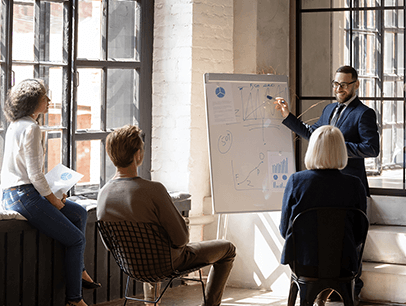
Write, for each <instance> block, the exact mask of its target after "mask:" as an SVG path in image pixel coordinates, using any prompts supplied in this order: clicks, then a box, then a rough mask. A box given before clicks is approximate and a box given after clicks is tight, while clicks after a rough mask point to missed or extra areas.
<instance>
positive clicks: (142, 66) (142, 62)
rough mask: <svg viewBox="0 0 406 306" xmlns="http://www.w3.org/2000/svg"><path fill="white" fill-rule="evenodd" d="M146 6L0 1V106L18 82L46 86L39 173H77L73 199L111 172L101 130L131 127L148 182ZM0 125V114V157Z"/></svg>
mask: <svg viewBox="0 0 406 306" xmlns="http://www.w3.org/2000/svg"><path fill="white" fill-rule="evenodd" d="M153 5H154V4H153V1H150V0H138V1H137V0H120V1H117V0H97V1H95V0H73V1H72V0H71V1H63V0H54V1H42V0H25V1H12V0H10V1H9V0H0V39H1V41H0V65H1V74H0V85H1V96H0V102H1V106H3V105H4V101H5V99H6V92H7V90H8V89H9V88H10V87H11V86H13V85H14V84H16V83H18V82H20V81H21V80H23V79H26V78H32V77H35V78H42V79H44V80H45V82H46V84H47V85H48V87H49V91H50V92H49V94H50V96H51V100H52V102H51V105H50V109H49V113H48V114H47V115H46V116H45V117H44V118H41V119H40V120H41V123H42V125H43V127H42V128H43V135H44V136H43V140H44V145H45V148H46V158H45V165H44V166H45V171H46V172H47V171H49V170H50V169H52V168H53V167H54V166H55V165H56V164H58V163H63V164H65V165H67V166H69V167H71V168H73V169H75V170H76V171H78V172H80V173H82V174H83V175H84V176H83V178H82V180H81V181H80V182H79V183H78V184H77V186H76V187H75V189H74V190H73V192H74V194H87V195H94V194H95V193H96V192H97V191H98V189H99V188H100V187H101V186H103V185H104V184H105V182H106V181H107V180H109V179H110V178H111V177H112V176H113V175H114V171H115V170H114V169H115V168H114V166H113V165H112V163H111V161H110V160H109V158H108V156H107V154H106V153H105V149H104V147H105V139H106V137H107V135H108V133H109V132H110V131H111V130H112V129H114V128H117V127H121V126H123V125H125V124H137V125H139V126H140V127H141V128H142V129H143V130H144V132H145V134H146V153H145V161H144V165H143V166H142V168H141V175H143V176H144V177H147V178H149V169H150V141H149V140H150V133H151V75H152V31H153ZM6 129H7V122H6V120H5V118H4V116H3V114H2V112H1V115H0V158H1V160H2V152H3V146H4V136H5V132H6Z"/></svg>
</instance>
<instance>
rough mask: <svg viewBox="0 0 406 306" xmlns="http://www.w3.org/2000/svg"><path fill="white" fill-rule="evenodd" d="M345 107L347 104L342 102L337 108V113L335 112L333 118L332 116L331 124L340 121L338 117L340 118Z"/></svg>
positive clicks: (334, 124)
mask: <svg viewBox="0 0 406 306" xmlns="http://www.w3.org/2000/svg"><path fill="white" fill-rule="evenodd" d="M344 107H345V104H344V103H340V105H339V106H338V108H337V111H336V113H335V114H334V116H333V118H331V122H330V125H332V126H336V123H337V121H338V118H340V114H341V111H342V110H343V109H344Z"/></svg>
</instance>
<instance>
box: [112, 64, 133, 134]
mask: <svg viewBox="0 0 406 306" xmlns="http://www.w3.org/2000/svg"><path fill="white" fill-rule="evenodd" d="M107 80H108V81H107V115H106V116H107V125H106V127H107V129H112V128H117V127H121V126H123V125H124V124H138V116H139V104H138V100H139V99H138V88H139V86H138V84H139V77H138V72H137V71H136V70H132V69H110V70H108V77H107Z"/></svg>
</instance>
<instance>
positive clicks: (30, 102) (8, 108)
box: [3, 79, 47, 121]
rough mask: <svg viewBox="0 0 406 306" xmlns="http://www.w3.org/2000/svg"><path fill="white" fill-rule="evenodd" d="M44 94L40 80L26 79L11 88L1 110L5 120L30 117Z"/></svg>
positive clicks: (42, 83)
mask: <svg viewBox="0 0 406 306" xmlns="http://www.w3.org/2000/svg"><path fill="white" fill-rule="evenodd" d="M46 92H47V89H46V86H45V83H44V81H43V80H41V79H26V80H23V81H21V82H20V83H19V84H17V85H15V86H14V87H12V88H11V89H10V90H9V92H8V95H7V100H6V103H5V104H4V110H3V112H4V115H5V116H6V118H7V120H8V121H16V120H17V119H20V118H22V117H25V116H30V115H32V114H33V113H34V111H35V110H36V109H37V107H38V104H39V102H40V99H41V97H42V96H43V95H45V94H46Z"/></svg>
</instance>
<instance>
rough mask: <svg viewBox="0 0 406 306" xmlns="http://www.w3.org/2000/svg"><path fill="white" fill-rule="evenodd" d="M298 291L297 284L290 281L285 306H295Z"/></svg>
mask: <svg viewBox="0 0 406 306" xmlns="http://www.w3.org/2000/svg"><path fill="white" fill-rule="evenodd" d="M298 291H299V288H298V286H297V284H296V283H295V282H294V281H293V280H291V281H290V289H289V297H288V305H287V306H295V304H296V298H297V292H298Z"/></svg>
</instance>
